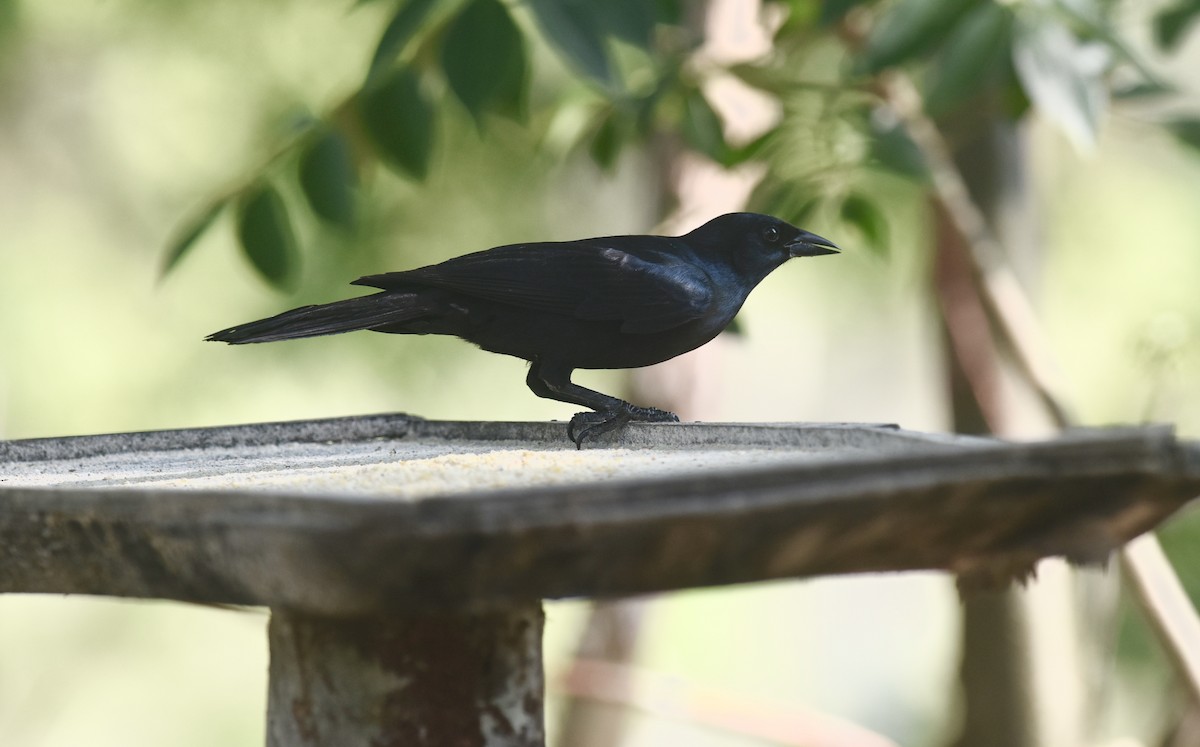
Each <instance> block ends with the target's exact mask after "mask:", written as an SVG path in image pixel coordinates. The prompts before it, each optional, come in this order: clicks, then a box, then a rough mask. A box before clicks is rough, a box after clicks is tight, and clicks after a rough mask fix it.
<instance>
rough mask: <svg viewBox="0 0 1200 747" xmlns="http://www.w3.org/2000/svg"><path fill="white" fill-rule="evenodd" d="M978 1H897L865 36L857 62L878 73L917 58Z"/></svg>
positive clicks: (939, 40)
mask: <svg viewBox="0 0 1200 747" xmlns="http://www.w3.org/2000/svg"><path fill="white" fill-rule="evenodd" d="M978 3H979V0H899V1H898V2H896V3H895V4H894V5H892V6H891V9H890V10H888V12H887V13H886V14H885V15H884V16H883V17H882V18H880V19H879V22H878V23H876V24H875V28H873V29H872V30H871V34H870V36H868V37H867V44H866V48H865V49H864V50H863V57H862V60H861V62H860V64H861V65H862V67H864V68H865V72H868V73H877V72H879V71H880V70H883V69H884V68H888V67H894V66H896V65H899V64H901V63H903V62H907V61H908V60H910V59H912V58H913V57H916V56H917V55H919V54H921V53H922V52H925V51H927V50H929V49H931V48H932V47H934V46H935V45H937V44H938V43H939V42H941V41H942V39H943V38H944V36H945V34H946V32H947V31H948V30H949V29H950V28H951V27H952V26H954V24H955V22H957V21H958V19H959V18H961V17H962V16H963V14H964V13H966V12H967V11H969V10H971V9H972V8H973V7H974V6H976V5H978Z"/></svg>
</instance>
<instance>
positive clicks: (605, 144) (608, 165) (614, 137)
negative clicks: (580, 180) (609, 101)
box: [588, 111, 625, 172]
mask: <svg viewBox="0 0 1200 747" xmlns="http://www.w3.org/2000/svg"><path fill="white" fill-rule="evenodd" d="M618 117H619V115H618V114H617V112H615V111H609V113H608V114H606V115H605V117H604V119H603V120H602V121H601V122H600V126H599V127H597V128H596V134H595V135H593V136H592V142H591V143H590V144H589V146H588V152H589V153H590V154H591V156H592V160H593V161H595V162H596V165H597V166H599V167H600V168H602V169H604V170H605V171H609V172H611V171H612V170H613V167H615V166H616V165H617V156H619V155H620V154H621V146H622V144H623V143H624V140H625V138H624V134H623V133H622V128H621V123H620V122H619V120H618Z"/></svg>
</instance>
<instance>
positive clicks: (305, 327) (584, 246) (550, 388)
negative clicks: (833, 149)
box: [207, 213, 837, 446]
mask: <svg viewBox="0 0 1200 747" xmlns="http://www.w3.org/2000/svg"><path fill="white" fill-rule="evenodd" d="M836 252H837V248H836V247H835V246H834V245H833V243H831V242H830V241H827V240H826V239H823V238H821V237H819V236H815V235H813V234H811V233H808V232H807V231H802V230H800V229H798V228H796V227H794V226H791V225H789V224H787V223H785V222H784V221H781V220H779V219H777V218H772V217H770V216H766V215H758V214H755V213H731V214H729V215H723V216H721V217H719V218H714V219H713V220H711V221H709V222H708V223H706V224H704V225H703V226H701V227H699V228H697V229H696V230H694V231H692V232H691V233H688V234H685V235H683V236H606V237H601V238H594V239H581V240H579V241H563V242H543V243H533V244H512V245H509V246H499V247H496V248H494V249H488V250H485V251H481V252H475V253H473V254H467V255H464V256H461V257H456V258H454V259H450V260H447V261H445V262H442V263H441V264H437V265H430V266H428V267H421V268H418V269H415V270H407V271H404V272H390V273H386V274H383V275H369V276H367V277H364V278H359V279H358V280H356V281H354V284H355V285H365V286H369V287H373V288H377V289H379V292H378V293H375V294H372V295H368V296H360V297H358V298H350V299H347V300H345V301H335V302H333V303H329V304H321V305H318V306H304V307H301V308H298V309H293V310H291V311H285V312H283V313H282V314H278V315H276V316H273V317H270V318H268V319H262V320H259V321H255V322H249V323H247V324H240V325H238V326H236V327H230V328H229V329H225V330H222V331H220V332H216V333H213V334H211V335H209V336H208V338H207V339H209V340H216V341H220V342H228V343H232V344H242V343H250V342H272V341H275V340H286V339H292V338H298V337H314V336H317V335H330V334H337V333H340V332H350V331H353V330H359V329H369V330H374V331H376V332H388V333H394V334H419V335H420V334H440V335H454V336H456V337H461V338H462V339H464V340H467V341H469V342H473V343H475V344H476V345H478V346H479V347H481V348H483V349H484V350H489V351H491V352H494V353H503V354H505V355H512V356H516V357H518V358H524V359H525V360H527V361H529V362H530V364H531V365H530V370H529V376H528V378H527V379H526V382H527V383H528V385H529V388H530V389H532V390H533V392H534V393H535V394H537V395H538V396H541V397H547V398H550V399H557V400H560V401H563V402H569V403H572V404H576V405H581V406H583V407H589V408H591V409H592V410H594V411H595V412H587V413H579V414H578V415H576V416H575V417H574V418H572V420H571V425H570V427H569V428H568V435H569V437H570V438H571V440H572V441H574V442H575V444H576V445H577V446H579V445H581V444H582V443H583V440H584V439H585V438H587V437H588V436H589V435H592V434H595V433H601V432H604V431H606V430H611V429H613V428H617V427H620V426H621V425H623V424H624V423H626V422H628V421H630V420H646V421H664V420H677V418H676V417H675V416H674V415H672V414H671V413H668V412H664V411H661V410H655V409H652V408H640V407H635V406H634V405H631V404H629V403H628V402H624V401H622V400H619V399H617V398H615V397H610V396H608V395H605V394H601V393H600V392H595V391H592V390H590V389H585V388H584V387H581V386H578V385H576V384H573V383H571V372H572V371H574V370H575V369H576V368H636V367H639V366H648V365H651V364H654V363H660V362H662V361H665V360H668V359H670V358H674V357H675V356H677V355H680V354H681V353H686V352H687V351H689V350H693V349H695V348H698V347H700V346H701V345H703V344H704V343H706V342H708V341H709V340H711V339H712V338H714V337H716V336H717V334H718V333H720V332H721V330H723V329H725V327H726V326H727V325H728V324H729V323H730V322H731V321H732V320H733V317H734V316H735V315H736V314H737V312H738V310H739V309H740V308H741V307H742V304H743V303H744V302H745V300H746V297H747V296H748V295H749V294H750V291H752V290H753V289H754V287H755V286H756V285H758V283H759V282H760V281H761V280H762V279H763V278H765V277H766V276H767V275H768V274H770V272H771V271H772V270H774V269H775V268H777V267H779V266H780V265H782V264H783V263H784V262H786V261H787V260H788V259H791V258H793V257H811V256H818V255H822V254H833V253H836Z"/></svg>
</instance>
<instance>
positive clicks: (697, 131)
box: [681, 88, 729, 163]
mask: <svg viewBox="0 0 1200 747" xmlns="http://www.w3.org/2000/svg"><path fill="white" fill-rule="evenodd" d="M681 124H682V135H683V140H684V142H685V143H687V144H688V145H689V146H691V148H692V150H695V151H697V152H699V153H702V154H703V155H705V156H708V157H709V158H711V159H712V160H714V161H716V162H717V163H723V162H724V161H725V158H726V156H727V155H728V152H729V146H728V145H726V144H725V130H724V128H723V127H722V126H721V118H720V117H719V116H717V113H716V112H715V111H713V108H712V106H711V105H710V104H709V103H708V99H706V98H704V93H703V92H701V91H700V89H698V88H693V89H692V90H690V91H688V92H687V94H686V96H685V98H684V101H683V122H682V123H681Z"/></svg>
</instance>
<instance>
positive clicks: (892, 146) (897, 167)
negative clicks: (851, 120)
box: [867, 117, 929, 184]
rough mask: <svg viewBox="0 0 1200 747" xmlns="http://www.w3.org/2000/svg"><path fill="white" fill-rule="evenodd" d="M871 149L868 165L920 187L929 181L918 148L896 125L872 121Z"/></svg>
mask: <svg viewBox="0 0 1200 747" xmlns="http://www.w3.org/2000/svg"><path fill="white" fill-rule="evenodd" d="M870 130H871V146H870V150H869V151H868V156H867V164H868V165H869V166H873V167H878V168H880V169H883V170H884V171H889V172H891V173H893V174H896V175H897V176H902V177H904V178H905V179H911V180H912V181H914V182H917V183H919V184H924V183H927V182H928V181H929V167H928V166H927V165H926V163H925V157H924V156H923V155H921V150H920V148H918V147H917V144H916V143H914V142H913V141H912V138H910V137H909V136H908V132H906V131H905V129H904V127H902V126H901V125H900V124H899V123H898V122H894V121H893V122H884V121H880V120H878V119H876V118H875V117H872V118H871V124H870Z"/></svg>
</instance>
